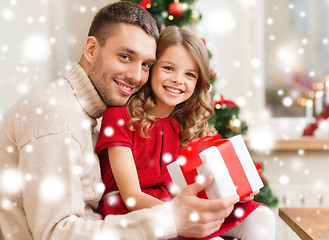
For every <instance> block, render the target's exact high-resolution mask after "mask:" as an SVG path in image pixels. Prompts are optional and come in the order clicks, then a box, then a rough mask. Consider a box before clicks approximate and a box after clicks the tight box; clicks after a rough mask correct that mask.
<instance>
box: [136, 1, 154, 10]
mask: <svg viewBox="0 0 329 240" xmlns="http://www.w3.org/2000/svg"><path fill="white" fill-rule="evenodd" d="M138 5H139V6H141V7H142V8H144V9H147V8H148V6H150V5H151V0H143V1H141V2H140V3H139V4H138Z"/></svg>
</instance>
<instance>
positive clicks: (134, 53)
mask: <svg viewBox="0 0 329 240" xmlns="http://www.w3.org/2000/svg"><path fill="white" fill-rule="evenodd" d="M119 49H120V50H121V51H125V52H129V53H131V54H133V55H137V54H136V52H135V51H134V50H132V49H131V48H129V47H120V48H119Z"/></svg>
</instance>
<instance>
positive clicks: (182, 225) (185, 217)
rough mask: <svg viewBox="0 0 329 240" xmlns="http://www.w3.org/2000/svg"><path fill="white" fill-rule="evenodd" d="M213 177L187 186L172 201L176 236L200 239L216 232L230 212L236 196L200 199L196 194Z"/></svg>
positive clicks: (236, 199)
mask: <svg viewBox="0 0 329 240" xmlns="http://www.w3.org/2000/svg"><path fill="white" fill-rule="evenodd" d="M212 180H213V177H212V176H207V177H206V178H205V181H204V182H203V183H194V184H191V185H189V186H187V187H186V188H185V189H184V190H183V191H182V192H181V193H180V194H178V195H177V196H176V197H175V198H174V199H173V201H172V211H173V214H174V219H175V224H176V228H177V232H178V235H180V236H184V237H194V238H202V237H206V236H208V235H210V234H212V233H214V232H216V231H217V230H218V229H219V228H220V226H221V224H222V223H223V222H224V220H225V218H226V217H227V216H228V215H229V214H230V213H231V212H232V210H233V207H234V204H235V203H236V202H237V201H238V200H239V199H238V196H231V197H227V198H223V199H215V200H209V199H201V198H198V197H197V194H198V193H199V192H200V191H201V190H204V189H206V188H207V187H208V186H209V185H210V184H211V182H212Z"/></svg>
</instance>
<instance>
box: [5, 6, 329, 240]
mask: <svg viewBox="0 0 329 240" xmlns="http://www.w3.org/2000/svg"><path fill="white" fill-rule="evenodd" d="M199 2H201V1H199ZM202 2H203V3H202V4H201V3H197V4H196V6H195V7H196V8H198V9H200V11H204V12H206V14H203V18H204V21H205V22H207V24H205V25H204V26H196V27H195V29H196V30H198V31H199V32H201V33H206V34H207V46H208V47H209V48H210V50H211V51H212V53H213V55H214V56H213V59H212V61H213V63H212V64H213V65H214V67H215V69H216V72H217V73H218V75H219V77H218V79H217V80H216V81H217V82H216V83H215V84H214V90H215V91H217V90H218V89H219V90H220V92H221V93H222V92H223V93H224V94H227V95H228V96H229V97H231V96H234V98H235V100H236V102H237V103H238V105H239V106H242V108H241V110H242V113H243V116H244V117H246V119H247V120H248V126H249V128H250V129H249V133H248V138H249V139H250V141H249V145H250V146H251V147H252V149H254V150H256V152H257V153H258V154H259V155H257V154H255V156H257V159H255V160H260V161H264V160H266V161H265V164H264V167H265V176H266V177H267V178H268V179H269V183H270V184H272V186H274V191H276V192H278V193H279V194H280V200H281V204H286V205H289V204H291V205H301V204H302V203H303V202H306V203H311V205H316V206H318V205H321V204H324V203H328V194H327V192H328V187H327V185H328V177H327V176H328V175H327V170H326V169H328V165H329V159H328V157H326V156H324V155H326V154H327V151H328V146H326V145H325V146H323V150H322V151H323V152H320V153H319V154H318V155H319V156H318V155H316V157H314V159H313V157H312V155H311V153H310V151H308V150H307V149H303V148H302V147H298V148H297V149H296V150H294V152H289V153H287V155H284V154H282V153H277V152H273V151H271V149H272V148H273V146H275V140H276V138H278V137H279V138H282V139H284V140H287V141H288V140H290V139H291V138H295V137H297V138H299V137H300V136H301V133H302V131H303V129H304V125H305V121H302V120H301V121H297V120H296V121H295V120H292V122H293V124H290V125H289V124H285V122H279V121H278V122H276V123H275V124H274V125H271V124H270V123H269V122H272V121H273V119H272V117H273V112H271V111H270V110H269V109H264V110H263V111H261V110H259V109H258V108H254V105H252V107H251V110H250V106H249V105H250V104H252V103H254V102H256V103H257V104H258V102H259V99H262V98H263V96H261V97H259V93H263V88H265V87H268V86H271V85H272V84H273V83H271V82H265V80H266V79H265V78H267V76H263V75H262V73H263V72H264V71H266V70H267V69H270V71H271V74H279V75H276V82H274V83H275V84H278V81H279V80H282V79H289V78H291V76H293V74H296V73H299V72H302V73H304V75H305V76H304V77H307V78H310V79H312V81H314V82H318V81H319V80H320V79H321V76H322V75H324V74H329V72H321V71H320V70H319V69H320V68H321V66H322V64H323V63H324V64H325V63H326V62H327V61H323V60H322V61H321V60H314V59H312V60H311V62H308V61H307V58H309V56H310V54H311V53H310V51H311V50H310V47H311V46H312V44H313V42H312V41H314V40H313V39H315V38H316V37H317V38H318V39H317V46H318V47H319V49H320V50H317V51H316V53H318V54H319V55H320V53H321V54H323V55H325V54H326V53H327V52H328V45H329V40H328V39H329V35H328V32H327V31H325V29H324V30H323V31H322V33H321V36H315V35H314V34H312V36H308V35H306V34H302V33H301V32H298V34H296V35H297V36H298V37H297V38H296V39H294V41H295V44H291V41H290V42H284V39H282V36H281V35H280V33H279V32H276V31H275V28H277V26H281V25H282V24H281V23H280V19H278V18H277V17H275V15H274V12H276V13H277V14H278V16H282V14H280V13H282V12H286V11H287V10H288V11H289V12H290V14H291V19H294V22H290V23H289V24H286V26H293V27H295V28H296V29H297V31H301V29H299V27H300V26H299V25H298V22H300V23H305V21H309V19H310V17H311V16H312V15H310V12H309V9H303V8H301V7H300V6H299V4H297V3H298V1H294V3H295V4H292V3H291V1H287V3H286V4H285V5H281V4H279V3H278V2H277V1H267V2H269V5H270V8H269V9H272V11H273V12H272V13H273V14H270V15H269V14H266V13H264V18H263V19H262V24H263V25H265V28H266V31H264V36H263V38H262V39H256V41H257V44H255V43H253V42H251V43H250V42H249V40H250V39H253V38H256V37H257V36H256V34H255V35H251V36H249V35H248V39H247V40H245V39H244V37H243V32H247V33H248V34H251V33H253V30H255V29H258V26H259V25H256V26H252V27H250V26H249V25H247V24H245V23H252V22H253V21H255V22H257V20H259V19H258V18H257V16H255V15H254V13H255V12H254V9H255V6H256V5H257V4H258V3H257V1H252V0H241V1H239V3H237V2H238V1H237V2H235V4H236V5H234V7H232V6H233V5H230V4H227V5H225V4H223V3H221V1H218V3H214V1H208V3H211V4H214V5H216V6H219V7H220V9H221V13H220V14H219V12H218V11H216V7H213V8H212V9H211V10H209V9H205V7H206V6H207V5H208V6H209V5H210V4H205V3H204V0H202ZM216 2H217V1H216ZM222 2H223V1H222ZM224 2H225V1H224ZM319 2H320V1H319ZM321 2H322V1H321ZM323 3H324V2H323ZM52 4H53V3H52ZM92 4H94V3H92ZM238 4H240V5H241V6H240V5H238ZM31 6H33V7H31ZM98 8H99V6H87V5H86V6H85V5H80V6H79V5H76V6H74V8H73V6H72V9H74V10H72V11H75V12H74V13H75V14H79V15H73V14H72V16H74V17H79V16H80V17H82V16H83V18H88V17H91V16H92V15H93V14H94V13H95V12H96V11H97V9H98ZM234 9H239V12H234ZM248 10H251V11H252V13H253V14H251V15H252V16H253V18H249V17H250V16H249V15H250V14H246V13H250V12H248ZM47 11H48V10H47V8H45V6H43V5H42V3H41V2H40V1H34V4H33V3H32V4H31V3H29V6H28V9H27V8H26V5H24V1H15V0H11V1H7V2H6V1H2V2H1V4H0V24H1V26H2V27H4V29H3V32H6V33H7V34H4V35H3V36H2V39H1V40H0V64H1V66H2V72H1V75H0V102H1V103H2V104H3V105H1V106H0V116H2V114H3V113H4V111H5V110H6V109H7V108H8V107H9V106H10V105H11V104H13V102H14V101H16V99H18V98H19V97H20V96H21V95H23V94H25V93H27V92H28V91H30V89H32V88H33V87H34V86H36V85H39V84H41V83H43V82H48V81H49V80H51V79H49V75H50V74H49V73H51V74H52V72H51V71H52V68H53V66H59V69H54V74H58V75H61V74H62V73H63V71H67V70H69V69H70V68H71V63H72V62H70V61H74V60H78V59H68V58H71V55H70V54H69V53H70V52H71V50H72V49H74V48H76V47H78V46H79V45H82V41H83V38H84V36H85V35H83V36H80V35H79V33H78V32H76V31H77V30H76V29H71V28H72V26H66V24H67V23H66V22H60V21H59V22H57V20H56V21H55V19H51V16H49V15H47ZM22 13H24V14H22ZM163 14H166V13H163ZM244 14H246V16H245V15H244ZM327 15H328V14H327ZM244 17H248V18H246V19H247V20H246V21H245V23H244V24H241V22H239V21H240V20H239V19H240V18H241V19H245V18H244ZM242 21H244V20H242ZM323 21H328V20H323ZM50 23H52V24H53V25H52V26H51V24H50ZM280 24H281V25H280ZM304 25H305V24H304ZM320 25H321V26H327V24H325V23H321V24H320ZM320 25H319V26H320ZM49 26H50V27H49ZM239 26H243V27H244V28H245V29H243V31H241V29H240V28H239ZM48 27H49V28H48ZM12 29H18V30H19V31H12ZM83 34H85V33H83ZM236 36H238V37H236ZM239 39H241V42H239V41H238V40H239ZM263 39H264V40H265V39H266V41H267V43H266V44H268V45H267V46H266V47H268V46H277V48H276V49H274V50H273V52H271V51H270V50H269V49H266V51H262V50H261V49H259V48H257V46H256V45H259V46H261V45H262V44H258V43H261V42H262V41H263ZM233 40H234V41H233ZM219 43H221V44H219ZM65 44H67V45H65ZM230 44H232V45H233V44H234V46H237V47H236V49H237V51H239V52H240V53H238V52H237V51H233V52H231V51H232V48H228V47H227V45H230ZM64 45H65V46H64ZM227 49H230V51H229V52H227ZM74 51H75V52H74V54H79V53H81V51H80V50H74ZM58 52H62V53H63V54H64V55H63V56H60V57H59V55H58ZM72 52H73V50H72ZM263 52H265V53H266V55H268V56H269V57H270V60H271V59H272V60H275V63H274V64H275V65H273V66H272V67H268V66H267V65H265V64H266V63H265V62H266V61H267V60H268V59H262V54H263ZM218 53H220V54H218ZM55 59H60V60H59V62H55V63H56V64H53V63H54V61H55ZM324 59H325V60H326V59H327V58H326V57H325V58H324ZM322 67H323V68H326V66H322ZM326 69H327V68H326ZM236 81H240V82H239V83H243V84H244V85H243V86H248V87H246V88H244V87H243V88H241V89H242V90H240V88H239V89H236V88H235V86H236V85H237V84H236V83H237V82H236ZM247 82H248V83H249V84H250V85H247ZM64 83H65V81H63V80H61V81H58V84H59V85H64ZM289 86H290V85H289ZM292 88H293V87H288V88H287V87H286V86H279V87H278V88H277V89H274V90H273V96H274V97H275V98H276V100H277V103H278V104H279V105H278V106H276V107H278V108H280V109H284V110H285V111H284V112H285V113H287V112H288V113H292V112H293V109H295V108H296V103H297V100H298V97H299V95H301V94H305V92H300V91H298V94H297V95H296V94H295V93H294V92H293V91H292V90H293V89H292ZM312 88H313V87H312ZM312 88H311V90H312ZM314 91H315V89H314ZM241 99H242V100H241ZM240 100H241V102H242V103H240ZM46 101H48V103H49V105H51V106H53V105H56V104H57V103H58V102H57V100H56V99H55V98H50V99H47V100H46ZM25 104H26V105H28V104H29V103H28V102H25ZM257 104H256V105H257ZM262 104H263V103H262ZM264 105H265V104H264ZM314 105H315V102H314V103H313V107H314ZM300 107H301V106H300ZM302 110H303V108H302V107H301V111H300V112H299V113H298V115H297V116H298V117H304V112H303V111H302ZM44 112H45V109H43V108H41V107H38V108H36V109H35V113H36V114H38V115H42V114H44ZM255 115H258V117H259V118H255ZM16 117H17V119H18V118H21V119H23V120H24V119H25V120H27V121H28V119H26V117H25V116H24V115H23V114H19V113H17V115H16ZM45 117H46V116H45ZM0 119H1V117H0ZM285 121H287V120H285ZM264 122H265V123H264ZM124 124H125V122H124V120H122V119H121V120H119V121H118V125H120V126H123V125H124ZM273 126H274V127H273ZM81 127H82V128H83V129H90V127H91V123H90V122H89V121H88V120H85V121H83V122H81ZM192 131H193V130H192ZM104 134H105V135H106V136H113V134H114V130H113V129H112V128H106V129H105V130H104ZM316 134H317V135H316V136H317V137H319V138H322V139H323V138H324V139H327V138H328V134H329V127H328V123H323V124H322V125H321V126H320V127H319V131H318V132H317V133H316ZM71 141H72V139H70V138H67V139H65V141H64V143H65V144H67V145H69V144H71ZM16 151H17V149H16V147H14V146H11V145H9V146H7V147H6V154H8V155H9V154H11V155H13V154H16ZM23 151H25V153H27V154H33V153H34V151H35V149H34V147H33V145H32V144H27V145H26V146H25V147H24V148H23ZM72 159H74V156H72ZM172 160H173V159H172V156H171V155H170V154H168V153H166V154H164V155H163V156H162V161H163V162H165V163H169V162H171V161H172ZM178 161H179V164H180V165H184V164H185V163H186V159H185V158H180V159H178ZM86 163H87V164H89V165H92V164H95V163H97V158H96V157H95V156H94V155H90V156H87V157H86ZM56 171H58V172H62V171H63V169H62V168H61V167H59V168H57V169H56ZM72 172H73V174H77V175H80V174H83V168H82V166H78V165H76V166H74V167H73V168H72ZM35 178H36V176H34V175H33V173H24V174H22V173H20V172H19V171H17V170H15V169H11V168H8V169H6V170H5V171H2V172H1V175H0V191H1V193H2V192H4V193H6V194H9V195H15V194H17V193H19V191H21V189H22V187H23V186H24V184H27V183H31V182H32V181H33V180H35ZM197 181H198V182H199V181H201V182H202V181H204V177H203V178H202V177H201V178H200V179H197ZM298 187H300V188H301V190H300V189H297V188H298ZM38 188H39V189H38V190H39V196H40V198H41V199H42V200H44V201H48V202H49V203H56V201H59V200H61V199H62V198H65V193H66V192H65V191H66V186H65V183H64V182H63V181H62V180H61V179H60V178H59V177H57V176H48V177H45V178H44V179H42V181H41V183H40V185H39V186H38ZM93 188H94V190H95V191H96V192H98V193H102V192H104V190H105V186H104V185H103V184H101V183H100V184H98V185H96V186H93ZM296 189H297V190H298V191H302V194H299V192H298V191H297V190H296ZM281 190H283V193H282V194H281V192H280V191H281ZM179 191H180V189H178V187H177V186H176V185H175V184H172V185H171V186H170V192H172V193H174V194H175V193H176V194H177V193H178V192H179ZM296 192H298V194H296ZM284 199H285V200H284ZM296 199H297V200H296ZM309 199H312V201H313V202H312V201H311V200H309ZM107 201H108V202H109V204H110V205H115V204H116V203H117V201H118V199H117V196H116V195H113V196H110V197H109V198H108V199H107ZM307 201H309V202H307ZM306 203H305V204H306ZM127 204H128V205H129V206H134V205H135V204H136V200H135V199H133V198H130V199H128V201H127ZM0 207H1V208H2V209H5V210H7V211H10V210H11V209H12V208H14V207H16V203H15V202H12V201H11V200H10V199H8V198H4V197H1V198H0ZM234 214H235V215H236V216H237V217H242V216H243V214H244V212H243V210H242V209H239V208H238V209H236V210H235V212H234ZM69 219H70V221H75V220H76V219H77V217H76V216H70V217H69ZM198 219H199V215H198V214H197V213H192V214H191V216H190V220H191V221H198ZM120 224H121V226H122V227H126V226H127V225H128V221H127V220H126V219H123V220H122V221H121V222H120ZM309 231H312V229H309ZM154 232H155V235H156V236H158V237H161V236H163V234H164V232H163V229H160V228H156V229H154ZM259 234H260V235H262V234H263V236H265V237H264V238H263V239H266V235H264V234H265V233H264V232H263V231H262V229H261V227H260V229H259ZM9 235H10V234H9ZM116 238H117V239H119V236H118V235H117V233H116V232H114V231H109V232H100V233H98V234H97V235H96V236H94V237H93V238H92V239H93V240H103V239H104V240H105V239H116Z"/></svg>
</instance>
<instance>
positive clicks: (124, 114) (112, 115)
mask: <svg viewBox="0 0 329 240" xmlns="http://www.w3.org/2000/svg"><path fill="white" fill-rule="evenodd" d="M104 119H105V120H110V121H111V120H113V119H116V120H120V119H122V120H125V121H127V120H129V119H130V116H129V113H128V110H127V107H126V106H123V107H109V108H108V109H106V111H105V113H104V115H103V121H104Z"/></svg>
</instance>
